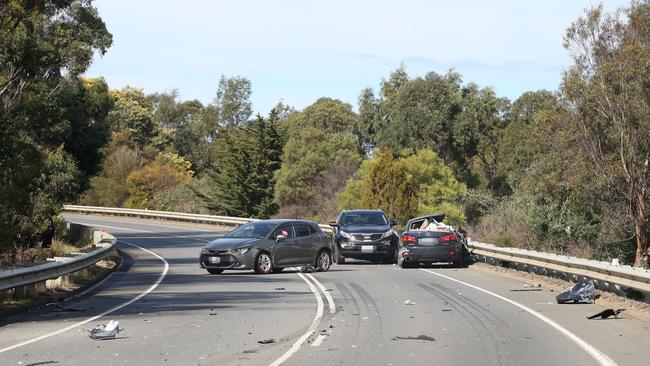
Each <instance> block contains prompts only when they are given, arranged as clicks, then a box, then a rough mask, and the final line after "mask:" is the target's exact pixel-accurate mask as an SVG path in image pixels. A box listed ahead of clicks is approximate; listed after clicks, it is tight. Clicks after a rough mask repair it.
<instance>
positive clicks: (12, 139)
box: [0, 0, 112, 247]
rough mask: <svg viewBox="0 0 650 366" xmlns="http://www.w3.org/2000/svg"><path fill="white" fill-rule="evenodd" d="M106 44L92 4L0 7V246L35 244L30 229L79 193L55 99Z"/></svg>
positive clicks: (14, 2)
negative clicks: (62, 191) (64, 145)
mask: <svg viewBox="0 0 650 366" xmlns="http://www.w3.org/2000/svg"><path fill="white" fill-rule="evenodd" d="M111 42H112V41H111V35H110V33H108V31H107V30H106V27H105V25H104V23H103V22H102V20H101V18H100V17H99V15H98V14H97V11H96V9H95V8H94V7H93V6H92V3H91V1H90V0H78V1H73V0H63V1H59V0H57V1H53V0H44V1H20V0H9V1H3V2H1V3H0V125H1V126H2V128H1V129H0V247H2V246H6V245H7V244H8V243H11V242H14V243H19V244H25V243H29V242H31V241H33V240H34V231H35V230H36V229H35V227H36V226H35V225H36V224H37V223H38V224H40V220H41V219H42V218H43V217H44V216H46V215H51V214H55V213H56V212H57V211H58V208H59V207H60V206H61V204H62V203H63V202H64V201H65V200H68V199H69V198H70V195H72V194H76V193H77V191H78V182H77V179H79V175H78V171H77V169H76V167H75V164H74V158H73V157H72V156H70V154H67V153H65V152H64V151H63V150H61V146H60V145H61V141H62V140H63V139H65V131H66V130H67V128H68V126H69V123H70V122H69V121H65V119H64V118H63V117H62V113H61V110H60V108H59V107H58V106H57V105H56V101H57V95H58V92H59V91H60V90H62V89H64V88H65V86H66V83H67V82H68V81H74V80H76V78H77V77H78V76H79V75H80V74H82V73H83V72H84V71H85V70H86V69H87V67H88V66H89V64H90V61H91V60H92V57H93V55H94V53H95V52H97V53H99V54H103V53H105V52H106V50H107V49H108V47H110V45H111ZM52 182H57V183H60V184H61V187H62V188H63V189H67V190H68V191H66V192H65V194H59V193H55V192H59V191H58V188H57V187H51V186H50V183H52ZM44 187H45V188H44ZM47 189H54V191H53V192H51V193H47V194H46V193H42V192H44V191H45V190H47Z"/></svg>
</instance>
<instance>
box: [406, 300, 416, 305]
mask: <svg viewBox="0 0 650 366" xmlns="http://www.w3.org/2000/svg"><path fill="white" fill-rule="evenodd" d="M404 305H415V303H414V302H413V301H411V300H406V301H404Z"/></svg>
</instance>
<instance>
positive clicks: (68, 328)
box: [0, 240, 169, 353]
mask: <svg viewBox="0 0 650 366" xmlns="http://www.w3.org/2000/svg"><path fill="white" fill-rule="evenodd" d="M120 242H122V243H124V244H127V245H130V246H132V247H136V248H138V249H140V250H143V251H145V252H147V253H149V254H151V255H153V256H155V257H157V258H158V259H160V260H161V261H162V262H163V263H164V265H165V267H164V269H163V271H162V272H161V273H160V276H158V279H157V280H156V282H155V283H154V284H153V285H151V286H150V287H149V288H148V289H147V290H146V291H144V292H142V293H141V294H139V295H138V296H136V297H134V298H132V299H131V300H129V301H127V302H125V303H122V304H120V305H117V306H115V307H113V308H111V309H109V310H106V311H105V312H103V313H101V314H99V315H95V316H93V317H91V318H88V319H86V320H83V321H80V322H78V323H75V324H72V325H70V326H67V327H65V328H63V329H59V330H57V331H54V332H51V333H48V334H44V335H42V336H40V337H36V338H33V339H30V340H28V341H24V342H21V343H18V344H14V345H13V346H9V347H5V348H3V349H0V353H3V352H7V351H11V350H13V349H16V348H19V347H22V346H26V345H28V344H31V343H35V342H38V341H41V340H43V339H46V338H49V337H53V336H55V335H58V334H61V333H63V332H66V331H68V330H70V329H73V328H76V327H79V326H82V325H84V324H87V323H90V322H92V321H95V320H97V319H99V318H102V317H104V316H106V315H108V314H110V313H113V312H115V311H117V310H120V309H122V308H123V307H126V306H128V305H131V304H133V303H134V302H136V301H138V300H140V299H141V298H143V297H144V296H146V295H147V294H149V293H150V292H151V291H153V290H154V289H155V288H156V287H158V285H159V284H160V283H161V282H162V280H163V278H165V276H166V275H167V271H169V263H168V262H167V261H166V260H165V258H163V257H161V256H159V255H158V254H156V253H154V252H152V251H150V250H148V249H145V248H143V247H141V246H138V245H136V244H133V243H129V242H127V241H124V240H120Z"/></svg>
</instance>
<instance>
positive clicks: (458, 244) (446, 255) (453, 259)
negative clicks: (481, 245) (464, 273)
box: [397, 214, 470, 268]
mask: <svg viewBox="0 0 650 366" xmlns="http://www.w3.org/2000/svg"><path fill="white" fill-rule="evenodd" d="M444 218H445V215H444V214H435V215H427V216H421V217H416V218H413V219H410V220H409V221H408V223H407V224H406V231H405V232H404V233H402V237H401V240H400V247H399V251H398V255H397V264H398V265H399V266H400V267H402V268H404V267H407V266H409V265H417V264H420V263H424V264H432V263H441V262H447V263H452V264H453V265H454V266H456V267H462V266H463V265H464V264H465V263H466V262H467V261H469V260H470V259H469V258H468V259H467V260H465V258H466V257H468V256H469V253H468V251H467V249H466V247H465V237H464V235H463V233H461V232H459V231H456V230H454V229H453V228H452V227H451V226H449V225H446V224H444V223H442V220H444Z"/></svg>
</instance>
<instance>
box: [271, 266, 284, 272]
mask: <svg viewBox="0 0 650 366" xmlns="http://www.w3.org/2000/svg"><path fill="white" fill-rule="evenodd" d="M282 271H284V267H275V268H273V273H280V272H282Z"/></svg>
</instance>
